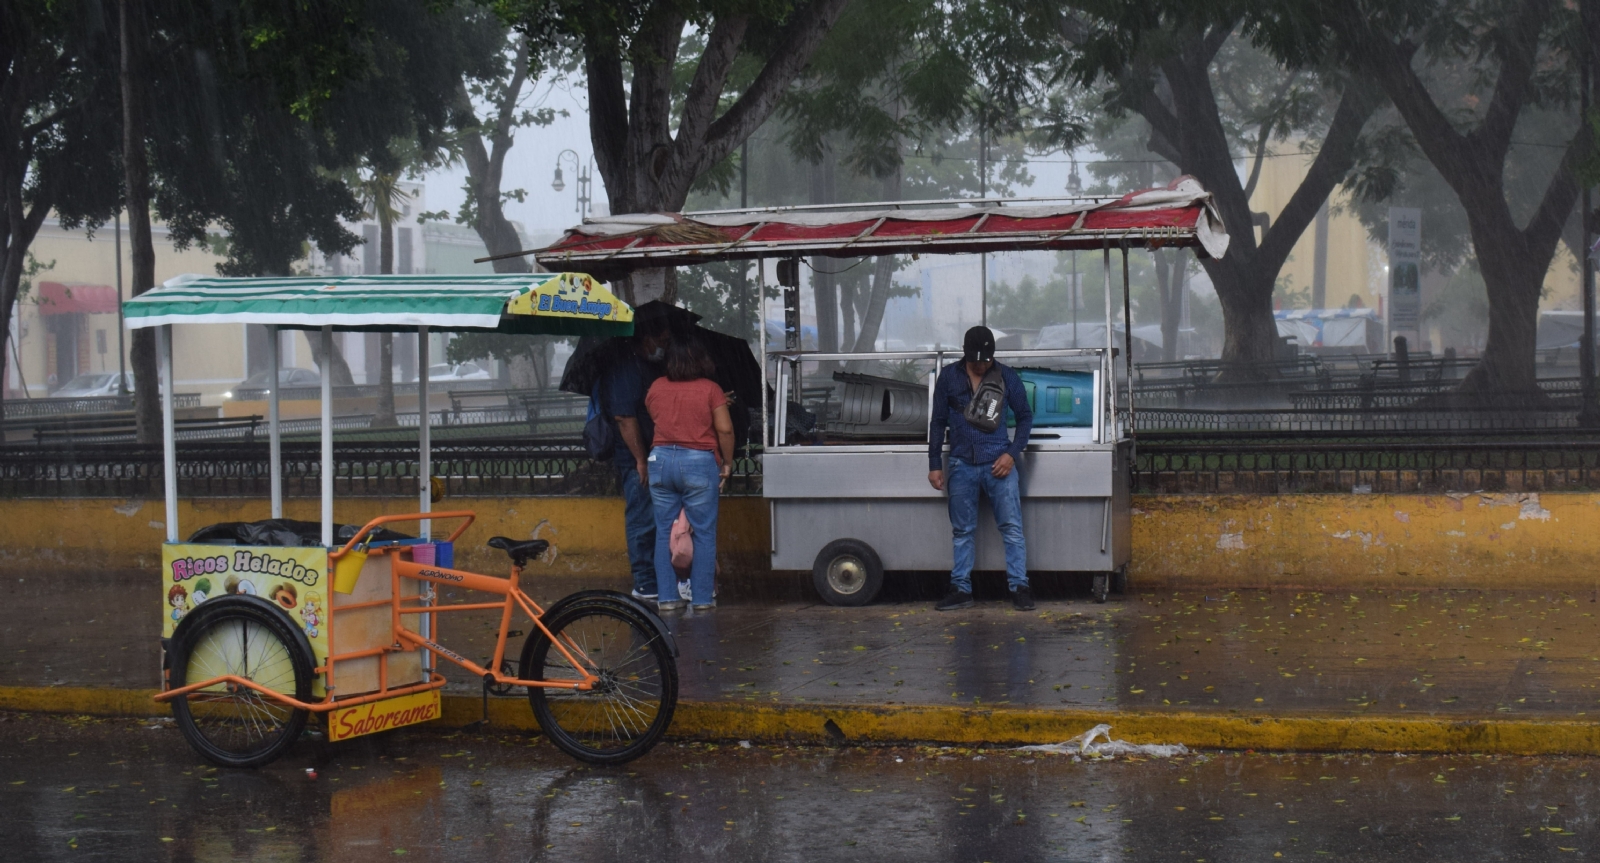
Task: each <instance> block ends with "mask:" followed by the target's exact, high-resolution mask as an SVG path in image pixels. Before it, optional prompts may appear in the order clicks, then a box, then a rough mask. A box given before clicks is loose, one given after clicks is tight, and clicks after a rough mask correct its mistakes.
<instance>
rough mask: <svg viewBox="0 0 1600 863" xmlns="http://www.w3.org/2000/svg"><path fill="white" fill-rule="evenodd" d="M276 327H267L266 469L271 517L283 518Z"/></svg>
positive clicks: (281, 447)
mask: <svg viewBox="0 0 1600 863" xmlns="http://www.w3.org/2000/svg"><path fill="white" fill-rule="evenodd" d="M281 332H282V331H281V330H279V329H278V328H277V327H267V361H268V362H270V363H271V364H272V373H271V374H270V375H268V376H267V470H269V471H270V472H271V473H272V479H271V482H272V517H273V518H283V431H282V429H280V428H278V419H279V415H278V367H279V366H280V365H282V359H281V357H279V356H278V355H279V353H280V352H281V351H282V350H283V346H282V345H281V344H280V343H279V342H280V341H281V339H282V338H283V336H282V335H281Z"/></svg>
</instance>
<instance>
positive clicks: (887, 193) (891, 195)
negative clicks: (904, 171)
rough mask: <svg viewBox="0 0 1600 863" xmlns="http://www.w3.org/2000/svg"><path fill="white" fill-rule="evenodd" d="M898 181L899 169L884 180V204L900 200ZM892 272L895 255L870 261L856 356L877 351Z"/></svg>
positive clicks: (891, 285)
mask: <svg viewBox="0 0 1600 863" xmlns="http://www.w3.org/2000/svg"><path fill="white" fill-rule="evenodd" d="M900 180H901V173H900V169H899V168H898V167H897V168H895V169H894V173H892V174H890V175H889V176H887V177H884V178H883V199H884V200H885V201H898V200H900ZM894 271H895V257H894V255H879V256H878V259H877V260H876V261H874V262H873V267H872V293H871V294H870V295H868V297H867V308H866V311H865V312H863V313H862V315H861V332H859V333H857V334H856V346H855V351H856V353H866V352H868V351H874V350H877V344H878V330H879V329H881V328H882V327H883V313H884V310H885V309H886V308H888V306H889V292H890V291H891V290H893V289H894Z"/></svg>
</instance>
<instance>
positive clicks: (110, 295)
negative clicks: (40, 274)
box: [38, 282, 117, 315]
mask: <svg viewBox="0 0 1600 863" xmlns="http://www.w3.org/2000/svg"><path fill="white" fill-rule="evenodd" d="M38 300H39V314H41V315H79V314H81V315H104V314H113V315H114V314H116V313H117V289H116V288H113V287H111V286H110V285H84V284H79V283H77V282H40V283H39V295H38Z"/></svg>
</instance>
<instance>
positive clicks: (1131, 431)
mask: <svg viewBox="0 0 1600 863" xmlns="http://www.w3.org/2000/svg"><path fill="white" fill-rule="evenodd" d="M1132 293H1133V288H1132V286H1131V285H1129V284H1128V239H1127V238H1126V237H1124V238H1123V239H1122V352H1123V354H1124V356H1123V358H1122V368H1123V370H1124V371H1126V372H1127V373H1128V375H1127V377H1128V437H1133V436H1134V435H1136V434H1138V431H1137V430H1136V429H1135V428H1134V425H1133V298H1132Z"/></svg>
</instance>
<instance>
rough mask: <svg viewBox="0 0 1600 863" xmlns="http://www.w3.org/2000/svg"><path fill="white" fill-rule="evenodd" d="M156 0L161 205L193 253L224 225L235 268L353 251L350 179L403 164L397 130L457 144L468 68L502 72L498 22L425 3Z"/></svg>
mask: <svg viewBox="0 0 1600 863" xmlns="http://www.w3.org/2000/svg"><path fill="white" fill-rule="evenodd" d="M145 5H146V11H147V14H148V16H149V23H148V34H149V35H148V42H147V45H146V48H145V50H146V56H147V60H146V68H145V70H144V75H143V76H142V81H141V83H142V84H143V86H144V88H145V94H144V103H145V105H146V106H148V110H149V112H150V117H149V120H148V122H147V129H146V132H147V134H148V136H149V138H148V141H147V148H148V151H149V155H150V161H151V168H152V172H153V175H154V179H155V201H154V203H155V209H156V212H157V213H158V214H159V215H160V216H161V217H162V218H163V219H165V220H166V221H167V223H168V226H169V227H170V228H171V231H172V240H173V243H174V244H175V245H176V246H178V247H179V248H183V247H185V246H187V245H188V244H190V243H194V242H199V241H202V240H203V239H204V238H205V235H206V231H207V229H208V228H212V226H220V227H221V228H223V229H224V230H225V231H226V232H227V234H228V236H229V240H230V241H229V243H228V246H227V251H228V259H227V260H226V261H225V262H224V263H223V264H221V265H220V266H219V267H218V269H219V270H220V271H221V272H222V273H223V274H225V275H261V274H283V273H288V272H290V268H291V264H292V263H293V261H295V260H296V259H298V258H300V257H302V256H303V255H304V254H305V248H306V242H307V241H308V240H309V241H310V242H313V243H315V244H316V245H317V247H318V248H320V249H322V250H323V251H324V252H326V253H329V254H343V253H347V252H349V251H350V250H351V249H352V248H354V246H355V245H356V244H357V243H358V242H359V238H357V237H356V236H355V235H353V234H351V233H350V232H349V231H347V230H345V229H344V228H343V227H342V226H341V225H340V220H350V221H354V220H356V219H358V218H360V215H361V212H362V209H361V205H360V202H359V201H358V200H357V197H356V195H355V193H354V192H353V191H352V190H351V188H350V187H349V186H348V185H347V183H346V182H344V180H343V178H342V175H343V173H344V172H346V171H348V170H350V169H353V168H354V167H355V166H356V165H358V164H361V163H362V162H363V161H368V160H370V161H372V162H374V163H375V164H376V165H377V167H378V168H379V169H380V170H385V171H390V172H394V171H398V170H399V169H401V168H402V167H404V166H402V165H400V164H399V157H398V156H396V155H394V154H393V153H392V152H391V151H392V146H391V144H392V142H393V141H395V140H396V139H402V140H410V141H413V142H415V146H416V147H417V148H419V149H421V150H423V151H428V152H431V151H435V150H437V149H439V148H441V147H443V146H445V145H446V143H447V141H446V137H445V136H446V133H447V128H448V124H449V119H450V118H449V113H448V110H449V106H450V105H451V104H452V102H453V99H454V96H455V94H456V91H457V89H458V87H459V86H460V82H461V78H462V67H463V66H466V67H468V68H469V69H471V68H476V69H479V74H484V75H487V74H490V72H489V71H488V64H485V63H483V62H482V61H481V60H478V59H477V54H478V53H479V51H480V50H481V47H482V46H481V41H482V40H477V41H474V39H473V38H472V37H473V36H474V35H475V34H478V33H479V32H480V31H481V30H483V28H484V23H485V22H483V21H474V20H472V19H471V18H470V17H469V16H466V15H464V14H463V13H462V10H460V9H456V8H454V7H446V8H445V9H443V10H442V11H441V10H436V9H435V8H434V4H431V3H429V2H427V0H390V2H383V3H376V2H373V0H337V2H324V3H314V4H305V3H299V2H293V0H271V2H264V3H250V4H244V5H236V4H228V3H222V2H208V3H202V4H200V6H201V7H204V8H199V9H197V8H196V4H195V3H193V2H189V0H182V2H179V0H169V2H150V3H147V4H145ZM493 23H494V22H492V21H491V22H488V24H489V25H490V26H491V29H492V25H493ZM213 229H214V228H213Z"/></svg>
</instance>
